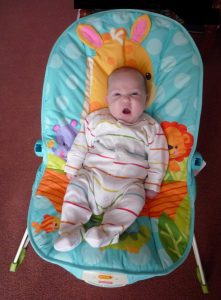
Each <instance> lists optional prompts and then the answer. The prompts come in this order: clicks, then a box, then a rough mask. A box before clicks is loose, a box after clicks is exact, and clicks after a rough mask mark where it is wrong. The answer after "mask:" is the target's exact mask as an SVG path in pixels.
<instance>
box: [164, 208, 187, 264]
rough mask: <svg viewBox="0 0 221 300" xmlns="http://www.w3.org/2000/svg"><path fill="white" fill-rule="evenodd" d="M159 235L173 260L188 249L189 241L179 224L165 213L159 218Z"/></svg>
mask: <svg viewBox="0 0 221 300" xmlns="http://www.w3.org/2000/svg"><path fill="white" fill-rule="evenodd" d="M159 236H160V240H161V243H162V245H163V247H164V248H165V250H166V252H167V254H168V255H169V256H170V258H171V259H172V260H173V262H176V261H177V260H178V259H179V258H181V257H182V255H183V253H184V251H185V250H186V246H187V241H186V239H185V238H184V237H183V235H182V234H181V232H180V230H179V228H178V227H177V225H176V224H175V223H174V222H173V220H171V219H170V218H169V217H168V215H167V214H165V213H163V214H162V216H161V217H160V219H159Z"/></svg>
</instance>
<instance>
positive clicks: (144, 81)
mask: <svg viewBox="0 0 221 300" xmlns="http://www.w3.org/2000/svg"><path fill="white" fill-rule="evenodd" d="M119 72H134V73H137V74H139V76H140V77H141V79H142V81H143V87H144V90H145V92H146V93H147V92H148V91H147V80H146V77H145V76H144V75H143V74H142V73H141V72H140V71H139V70H137V69H136V68H133V67H129V66H123V67H119V68H117V69H115V70H114V71H113V72H112V73H111V74H110V75H109V77H108V82H107V83H108V84H109V80H110V78H111V77H112V75H115V74H117V73H119Z"/></svg>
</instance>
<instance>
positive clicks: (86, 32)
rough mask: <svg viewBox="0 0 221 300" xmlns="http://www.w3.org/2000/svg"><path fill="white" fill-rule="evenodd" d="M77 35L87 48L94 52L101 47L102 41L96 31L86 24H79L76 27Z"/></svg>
mask: <svg viewBox="0 0 221 300" xmlns="http://www.w3.org/2000/svg"><path fill="white" fill-rule="evenodd" d="M77 35H78V37H79V39H80V40H81V41H82V42H83V43H84V44H86V45H87V46H88V47H90V48H92V49H94V50H96V49H97V48H100V47H102V46H103V39H102V37H101V36H100V34H99V33H98V32H97V30H96V29H95V28H94V27H93V26H91V25H87V24H80V25H78V26H77Z"/></svg>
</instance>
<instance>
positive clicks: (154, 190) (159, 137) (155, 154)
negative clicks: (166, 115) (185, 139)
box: [145, 123, 169, 199]
mask: <svg viewBox="0 0 221 300" xmlns="http://www.w3.org/2000/svg"><path fill="white" fill-rule="evenodd" d="M147 148H148V149H147V151H148V163H149V170H148V176H147V178H146V180H145V189H146V197H147V198H149V199H152V198H154V197H156V195H157V194H158V193H159V191H160V187H161V183H162V180H163V178H164V175H165V173H166V169H167V166H168V160H169V152H168V144H167V140H166V137H165V135H164V133H163V130H162V128H161V126H160V125H159V124H158V123H156V124H155V133H154V135H153V137H152V140H150V141H149V146H148V147H147Z"/></svg>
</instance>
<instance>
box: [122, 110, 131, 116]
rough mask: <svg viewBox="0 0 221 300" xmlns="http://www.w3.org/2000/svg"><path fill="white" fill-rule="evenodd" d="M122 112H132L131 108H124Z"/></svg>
mask: <svg viewBox="0 0 221 300" xmlns="http://www.w3.org/2000/svg"><path fill="white" fill-rule="evenodd" d="M122 113H123V114H125V115H129V114H130V113H131V111H130V109H129V108H124V109H123V110H122Z"/></svg>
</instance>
